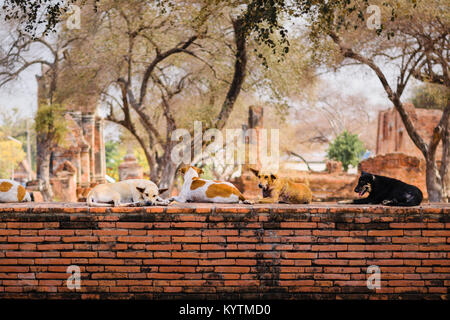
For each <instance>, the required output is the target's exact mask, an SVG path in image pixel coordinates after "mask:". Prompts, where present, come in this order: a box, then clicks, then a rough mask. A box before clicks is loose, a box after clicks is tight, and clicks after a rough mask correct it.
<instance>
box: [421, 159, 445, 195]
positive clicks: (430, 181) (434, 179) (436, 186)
mask: <svg viewBox="0 0 450 320" xmlns="http://www.w3.org/2000/svg"><path fill="white" fill-rule="evenodd" d="M425 161H426V183H427V192H428V201H430V202H441V201H442V183H441V176H440V174H439V170H438V167H437V165H436V161H435V155H434V154H430V155H429V156H428V157H427V158H426V159H425Z"/></svg>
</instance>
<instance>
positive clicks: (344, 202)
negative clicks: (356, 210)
mask: <svg viewBox="0 0 450 320" xmlns="http://www.w3.org/2000/svg"><path fill="white" fill-rule="evenodd" d="M337 203H339V204H352V203H353V200H341V201H338V202H337Z"/></svg>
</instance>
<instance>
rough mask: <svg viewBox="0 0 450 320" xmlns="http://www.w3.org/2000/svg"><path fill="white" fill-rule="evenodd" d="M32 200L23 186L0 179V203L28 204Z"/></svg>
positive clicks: (12, 181)
mask: <svg viewBox="0 0 450 320" xmlns="http://www.w3.org/2000/svg"><path fill="white" fill-rule="evenodd" d="M32 200H33V199H32V197H31V196H30V194H29V193H28V192H27V190H25V188H24V186H22V185H21V184H20V183H18V182H17V181H14V180H8V179H0V202H29V201H32Z"/></svg>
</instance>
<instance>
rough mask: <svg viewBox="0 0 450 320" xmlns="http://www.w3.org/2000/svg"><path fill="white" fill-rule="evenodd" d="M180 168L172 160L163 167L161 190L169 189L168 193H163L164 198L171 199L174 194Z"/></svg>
mask: <svg viewBox="0 0 450 320" xmlns="http://www.w3.org/2000/svg"><path fill="white" fill-rule="evenodd" d="M177 168H178V166H177V165H176V164H175V163H173V162H172V161H171V160H170V159H169V161H166V162H165V164H164V167H163V171H162V175H161V180H160V182H159V188H168V189H169V190H167V191H166V192H164V193H163V197H164V198H165V197H169V196H170V195H171V194H172V190H173V187H174V182H175V176H176V172H177Z"/></svg>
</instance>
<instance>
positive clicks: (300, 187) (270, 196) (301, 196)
mask: <svg viewBox="0 0 450 320" xmlns="http://www.w3.org/2000/svg"><path fill="white" fill-rule="evenodd" d="M250 170H251V171H252V172H253V173H254V174H255V176H257V177H258V180H259V184H258V186H259V187H260V188H261V189H262V192H263V199H260V200H258V201H257V202H258V203H278V202H280V203H290V204H308V203H311V201H312V193H311V189H310V188H309V187H308V186H307V185H306V184H303V183H295V182H293V181H290V180H289V179H284V178H279V177H277V176H276V175H274V174H269V173H267V174H264V173H261V172H260V171H258V170H255V169H251V168H250Z"/></svg>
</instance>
